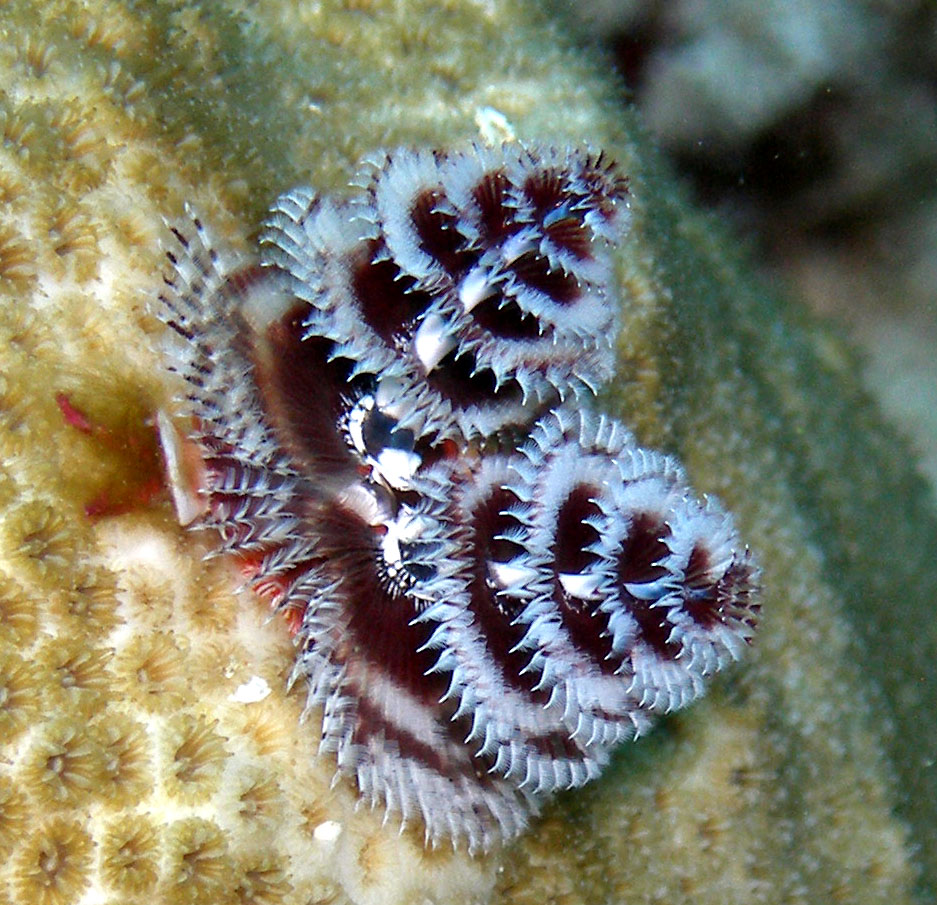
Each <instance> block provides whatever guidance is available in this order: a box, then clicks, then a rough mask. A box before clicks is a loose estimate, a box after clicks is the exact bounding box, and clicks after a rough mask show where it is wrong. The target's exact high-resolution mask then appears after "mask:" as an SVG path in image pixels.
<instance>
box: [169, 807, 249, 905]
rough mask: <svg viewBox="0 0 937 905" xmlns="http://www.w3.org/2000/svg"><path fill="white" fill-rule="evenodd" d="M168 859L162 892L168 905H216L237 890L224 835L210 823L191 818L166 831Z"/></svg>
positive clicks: (178, 822)
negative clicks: (234, 889)
mask: <svg viewBox="0 0 937 905" xmlns="http://www.w3.org/2000/svg"><path fill="white" fill-rule="evenodd" d="M165 836H166V851H167V855H166V857H167V858H168V861H167V863H168V867H167V873H166V875H165V876H164V878H163V883H162V884H161V885H162V888H163V893H164V896H165V901H166V903H167V905H214V903H216V902H225V901H227V900H228V898H229V896H230V895H231V892H232V890H233V888H234V883H235V877H234V873H233V867H234V864H233V861H232V859H231V857H230V856H229V854H228V848H227V844H226V842H225V837H224V833H222V831H221V830H220V829H219V828H218V826H216V825H215V824H214V823H212V822H211V821H209V820H203V819H201V818H195V817H193V818H190V819H188V820H180V821H177V822H176V823H174V824H172V825H171V826H170V827H168V828H167V829H166V831H165Z"/></svg>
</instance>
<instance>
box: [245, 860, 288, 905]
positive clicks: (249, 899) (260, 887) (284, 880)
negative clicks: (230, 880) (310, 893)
mask: <svg viewBox="0 0 937 905" xmlns="http://www.w3.org/2000/svg"><path fill="white" fill-rule="evenodd" d="M236 860H237V865H238V873H237V878H236V882H235V887H234V901H235V902H237V903H243V905H276V903H278V902H283V901H284V899H285V898H286V897H287V896H288V895H289V893H290V892H292V889H293V887H292V886H291V884H290V882H289V879H288V877H287V867H288V864H287V859H286V858H284V857H282V856H280V857H277V856H275V855H272V854H248V853H245V852H238V853H237V859H236Z"/></svg>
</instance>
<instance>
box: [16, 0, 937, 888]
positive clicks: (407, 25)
mask: <svg viewBox="0 0 937 905" xmlns="http://www.w3.org/2000/svg"><path fill="white" fill-rule="evenodd" d="M537 7H538V5H537V4H534V3H530V4H525V3H520V2H516V3H500V2H497V0H490V2H484V3H482V2H479V3H472V2H468V0H450V2H445V3H438V2H425V3H421V2H413V3H402V2H392V0H387V2H384V0H347V2H345V3H337V2H334V0H324V2H322V3H317V4H311V3H310V4H306V5H304V6H303V7H302V8H301V10H300V11H299V12H297V10H296V8H295V4H292V3H286V2H282V3H277V2H272V0H268V2H260V3H249V4H244V5H243V6H241V5H238V4H234V3H221V2H219V3H204V4H201V5H198V4H188V3H162V2H154V3H147V4H142V3H129V2H128V3H117V2H107V0H102V2H91V0H89V2H87V3H67V2H55V0H53V2H48V3H44V4H42V6H41V15H40V14H39V12H40V10H39V8H38V7H37V6H36V5H35V4H31V3H21V2H16V0H10V2H6V3H4V4H2V5H0V71H2V73H3V78H2V82H0V84H2V85H3V89H2V92H0V202H2V205H3V206H2V214H0V217H2V221H0V902H2V903H4V905H6V903H16V905H72V903H74V905H91V903H117V902H120V903H129V905H133V903H141V902H146V903H148V905H155V903H164V902H165V903H175V902H183V903H201V902H204V903H212V905H217V903H229V902H230V903H290V905H292V903H295V905H306V903H311V902H316V903H342V902H349V901H351V902H356V903H382V902H400V903H405V902H417V901H427V902H439V903H443V902H446V903H450V902H451V903H460V902H466V903H468V902H473V903H474V902H487V901H492V902H511V903H528V902H529V903H541V902H544V901H547V902H563V903H569V905H573V903H600V902H616V903H617V902H622V903H631V902H636V903H637V902H641V903H647V902H668V903H674V902H694V903H707V902H713V903H715V902H718V903H727V902H730V903H731V902H738V903H753V902H817V901H831V902H850V903H853V902H855V903H867V902H868V903H871V902H886V901H887V902H889V903H890V905H900V903H906V902H914V901H929V900H931V899H932V896H933V889H934V882H935V878H937V837H935V833H937V830H935V827H937V813H935V802H937V777H935V767H934V760H933V752H934V751H935V750H937V724H935V722H934V720H933V718H932V714H933V712H934V709H935V707H937V689H935V682H937V680H935V678H934V674H933V668H932V664H933V662H934V661H935V660H937V637H935V622H934V620H933V619H932V618H931V613H932V609H933V601H934V599H935V587H937V574H935V566H934V561H933V560H934V557H933V550H934V549H935V543H934V542H935V536H937V531H935V517H934V512H933V510H932V509H931V508H930V505H931V504H930V503H929V501H928V500H929V498H928V495H927V493H926V490H925V488H924V486H923V485H922V484H921V483H920V482H919V481H918V480H917V479H916V478H915V477H914V470H913V466H912V464H911V463H910V462H909V460H908V457H907V454H906V453H905V451H904V449H903V448H902V447H901V446H900V445H899V444H897V443H896V442H895V441H894V440H893V439H892V438H891V436H890V435H889V434H888V432H887V431H886V430H885V429H883V427H882V426H881V423H880V422H879V419H878V417H877V415H876V414H875V412H874V411H872V410H871V408H870V407H869V405H868V404H867V402H866V400H865V399H864V398H863V397H862V396H861V394H860V392H859V390H858V389H857V384H856V381H855V377H854V363H853V362H852V360H851V358H850V356H849V354H848V353H846V352H844V351H843V349H842V347H841V346H840V345H839V343H838V342H837V341H836V340H835V339H834V338H831V337H829V336H827V335H826V334H824V333H822V332H820V331H818V330H817V328H816V327H815V326H814V325H812V324H811V323H809V322H806V321H805V320H804V319H802V318H801V317H800V315H798V314H797V313H796V312H794V311H792V310H791V309H790V308H788V307H785V306H784V305H782V304H780V303H779V302H778V301H777V300H776V299H775V298H774V297H773V296H772V295H771V294H770V293H767V292H765V291H764V290H763V289H762V288H761V287H759V286H758V285H756V284H754V283H753V282H752V281H751V280H750V279H749V277H748V276H746V274H745V271H744V267H743V266H742V265H741V264H740V263H739V262H738V261H737V259H736V257H735V256H734V254H733V253H731V252H728V251H726V249H727V248H731V247H732V245H733V244H734V243H733V240H732V239H731V238H730V237H727V236H725V235H723V234H722V233H721V231H720V229H719V227H718V225H716V224H714V223H712V222H711V221H709V220H706V219H703V218H701V217H700V216H698V215H696V214H694V213H693V212H692V211H690V210H689V209H688V208H687V207H686V205H685V204H684V202H683V201H682V200H681V198H680V195H679V192H677V191H675V190H674V188H673V187H672V185H671V183H670V182H669V180H668V177H667V176H666V174H664V173H662V171H661V169H660V166H659V164H658V163H657V162H656V159H655V157H654V155H653V153H652V152H651V150H650V149H649V148H648V147H647V142H646V140H645V139H644V137H643V135H642V133H641V132H640V129H639V128H638V127H637V126H636V125H635V124H634V123H633V122H632V121H631V119H630V118H628V117H627V116H625V117H623V116H622V114H621V113H620V112H619V109H620V108H619V105H618V103H617V98H616V97H615V90H616V89H615V86H613V85H610V84H609V83H608V82H607V81H605V80H604V77H603V76H601V75H600V73H601V72H602V71H603V69H604V67H603V66H602V65H597V64H596V63H595V62H594V61H593V60H592V58H591V56H590V53H589V52H588V51H586V50H584V49H583V48H579V47H574V46H571V45H570V44H569V41H568V38H567V37H564V35H565V33H566V31H567V29H566V28H565V23H563V22H562V21H551V20H550V19H549V18H548V17H547V14H546V13H545V12H543V11H537ZM492 111H496V113H497V114H498V115H495V114H494V113H493V112H492ZM502 117H503V119H502ZM480 129H481V130H483V131H487V132H489V133H492V132H493V133H494V134H496V135H502V134H509V133H510V132H511V130H513V131H514V132H515V133H516V134H517V135H518V136H521V137H523V138H526V139H536V140H543V141H552V142H556V143H566V142H575V143H581V142H583V141H588V142H589V143H591V144H593V145H595V146H599V147H604V148H607V149H608V150H609V151H610V152H611V153H612V154H613V156H615V157H616V158H617V159H618V160H619V162H620V164H621V165H622V167H623V168H624V169H625V170H626V171H627V172H629V173H630V174H631V176H632V188H633V197H634V211H635V218H634V219H635V226H634V230H633V232H632V235H631V236H630V238H629V239H628V240H627V242H626V243H625V244H624V246H623V248H622V250H621V257H620V276H621V279H622V281H623V284H624V287H625V297H626V306H625V311H624V315H623V324H624V328H623V331H622V335H621V338H620V343H619V349H620V379H619V381H618V382H617V385H616V387H615V389H614V390H613V391H612V392H610V393H609V394H608V395H607V398H606V399H605V404H606V405H607V406H608V407H609V408H611V409H613V410H615V411H616V412H618V413H619V414H620V415H621V416H623V417H624V418H625V419H626V420H627V421H628V422H629V423H630V424H631V425H632V426H633V428H634V429H635V430H636V432H637V433H638V434H639V436H640V438H641V440H642V441H643V442H645V443H648V444H651V445H654V446H659V447H663V448H666V449H668V450H671V451H674V452H676V453H678V454H679V455H680V456H681V457H682V458H683V460H684V461H685V462H686V464H687V466H688V469H689V471H690V473H691V477H692V479H693V482H694V484H695V485H696V486H697V487H699V488H700V489H701V490H705V491H712V492H717V493H718V494H720V495H721V496H722V497H723V499H725V500H726V502H727V503H728V504H729V505H730V506H731V507H732V508H733V509H734V510H735V511H736V512H737V514H738V518H739V521H740V524H741V526H742V530H743V533H744V535H745V537H746V538H747V540H748V541H749V542H750V544H751V545H752V546H753V547H754V548H756V549H757V550H758V552H759V555H760V560H761V563H762V565H763V567H764V584H765V593H764V601H763V602H764V613H765V620H764V627H763V630H762V631H761V633H760V636H759V638H758V641H757V644H756V646H755V647H754V649H753V650H752V653H751V656H750V657H749V658H748V659H747V661H746V662H745V663H744V664H742V665H740V666H739V667H738V668H736V669H735V670H733V671H732V673H731V675H729V676H728V677H727V678H725V679H723V680H720V681H719V682H718V683H717V684H716V686H715V687H714V689H713V690H712V692H711V693H710V695H709V696H708V697H707V698H706V699H705V700H704V702H703V703H702V704H701V705H699V706H696V707H694V708H692V709H691V710H690V711H688V712H687V713H686V714H685V715H682V716H680V717H679V718H675V719H672V720H670V721H668V722H666V723H665V724H664V725H662V726H661V727H659V729H658V730H657V731H656V732H655V733H653V734H652V735H651V736H649V737H648V738H646V739H643V740H641V741H640V742H638V743H637V744H635V745H633V746H630V747H628V748H627V749H626V750H623V751H622V752H621V753H620V756H619V757H618V758H617V760H616V762H615V764H614V766H613V768H612V769H611V770H610V771H609V772H608V774H607V775H606V776H605V777H604V778H603V779H602V780H601V781H600V782H598V783H595V784H593V785H592V786H591V787H589V788H587V789H585V790H583V791H580V792H578V793H576V794H568V795H566V796H563V797H562V798H561V800H560V801H559V802H558V803H557V804H556V805H555V806H553V807H551V808H549V809H548V811H547V813H546V814H545V815H544V817H543V818H542V819H541V820H539V821H538V822H536V823H535V824H534V826H533V827H532V829H531V831H530V832H529V834H528V835H527V836H525V837H524V838H522V839H521V840H520V841H519V842H518V843H517V844H515V845H514V846H513V847H512V848H511V849H510V850H509V851H507V852H495V853H493V854H492V855H491V856H489V857H487V858H480V859H475V860H472V859H469V858H468V857H467V856H465V855H464V854H462V853H455V854H454V853H452V852H451V851H448V850H439V851H437V852H425V851H424V850H423V848H422V845H421V837H420V835H419V829H418V828H413V829H412V830H406V831H405V832H403V833H402V834H400V833H398V827H397V826H396V825H387V826H383V825H382V820H381V815H380V814H377V813H371V812H370V811H366V810H364V811H361V810H359V811H356V810H355V809H354V801H355V799H354V794H353V791H352V790H351V789H349V788H348V786H347V785H346V784H345V783H339V784H338V785H336V786H334V787H332V786H331V779H332V772H333V771H332V767H331V765H330V764H329V763H328V762H327V761H322V760H317V759H316V758H315V756H314V752H315V748H316V732H315V729H314V721H310V722H308V723H306V724H301V723H300V722H299V716H300V713H301V711H302V704H303V695H302V690H301V689H294V690H293V692H291V693H289V694H287V693H286V690H285V678H286V676H287V674H288V672H289V668H290V658H291V650H292V649H291V645H290V641H289V639H288V636H287V634H286V631H285V629H284V628H283V626H282V625H280V623H279V622H278V621H276V620H273V621H271V620H269V619H268V618H267V614H266V613H265V612H264V611H263V609H262V608H261V606H260V605H259V604H258V603H257V602H256V601H254V600H252V599H251V598H250V597H249V596H247V595H244V594H238V593H236V591H235V587H236V585H237V576H233V575H231V574H230V572H229V567H228V565H227V564H226V563H224V562H223V561H217V560H216V561H211V562H208V563H205V562H203V561H202V559H201V555H202V553H203V547H202V546H200V544H199V542H198V540H197V539H196V540H193V538H192V537H191V536H189V535H186V534H184V533H183V532H182V531H181V530H180V529H179V528H178V527H177V526H176V524H175V522H174V519H173V516H172V512H171V508H170V505H169V502H168V499H167V497H166V495H165V494H161V493H159V492H158V490H157V491H156V492H155V493H154V488H158V483H159V474H160V469H159V462H158V458H157V456H156V451H155V447H154V443H153V437H152V430H151V427H150V419H151V417H152V414H153V412H154V411H155V410H156V409H157V408H159V407H163V406H168V407H170V408H171V407H172V397H173V394H174V393H175V392H177V391H178V386H177V384H175V383H174V382H173V380H172V377H171V375H169V374H167V373H165V372H164V370H163V369H162V368H161V367H160V365H159V345H160V341H161V330H162V328H161V327H160V325H159V324H158V323H157V321H156V320H155V319H154V318H153V317H152V315H151V313H150V311H149V308H148V298H150V297H152V292H153V290H154V288H155V287H156V285H157V283H158V280H159V273H160V269H161V263H160V250H159V238H160V235H161V233H162V231H163V229H164V226H163V219H162V218H164V217H169V218H172V217H174V216H177V215H178V214H179V213H180V212H181V210H182V206H183V203H184V202H185V201H187V200H188V201H190V202H192V203H193V204H194V205H195V206H196V207H197V208H198V210H199V211H200V213H201V214H202V216H203V218H204V219H205V220H206V221H207V222H209V223H211V224H212V225H213V226H214V228H215V231H216V233H217V234H218V235H219V236H220V237H221V238H222V239H223V240H225V241H227V242H228V243H229V244H231V245H232V246H233V247H234V248H236V249H241V250H246V249H249V248H250V247H251V242H252V239H253V237H254V236H255V235H256V232H257V229H258V226H259V223H260V219H261V217H262V212H263V210H264V208H265V206H266V205H267V204H268V203H269V202H270V200H271V199H272V198H273V197H275V196H276V194H277V193H278V192H280V191H282V190H283V189H285V188H287V187H289V186H290V185H293V184H295V183H298V182H311V183H313V184H315V185H317V186H319V187H321V188H323V189H326V190H330V191H332V190H336V189H337V188H340V187H341V185H342V183H343V182H344V181H346V180H347V178H348V176H349V174H350V173H351V172H352V171H353V169H354V167H355V164H356V162H357V160H358V159H359V158H360V157H361V156H362V155H364V154H366V153H367V152H368V151H369V150H372V149H375V148H377V147H382V146H385V147H386V146H394V145H398V144H406V145H421V146H422V145H427V144H432V145H438V146H444V145H449V144H453V143H458V142H463V141H466V140H468V139H471V138H475V137H477V136H478V134H479V131H480ZM58 394H66V396H67V398H68V399H69V400H70V401H71V403H72V404H73V405H74V406H76V407H77V408H78V409H80V410H81V411H83V412H84V413H86V415H87V416H88V418H89V419H90V421H91V423H90V424H88V425H83V424H77V423H73V424H71V425H70V424H68V423H66V421H65V419H64V418H63V416H62V412H61V410H60V407H59V405H58V404H57V402H56V397H57V395H58ZM72 420H73V421H76V419H75V418H73V419H72ZM80 427H83V428H85V429H84V430H82V429H79V428H80ZM89 506H90V507H91V509H92V510H93V511H95V512H96V513H97V514H96V515H94V516H93V517H89V515H88V511H87V507H89ZM251 680H253V681H251ZM929 897H931V898H929Z"/></svg>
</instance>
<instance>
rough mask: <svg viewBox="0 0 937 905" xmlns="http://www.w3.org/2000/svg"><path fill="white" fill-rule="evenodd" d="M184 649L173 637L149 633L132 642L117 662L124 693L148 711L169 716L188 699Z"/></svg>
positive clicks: (116, 666) (170, 634) (115, 670)
mask: <svg viewBox="0 0 937 905" xmlns="http://www.w3.org/2000/svg"><path fill="white" fill-rule="evenodd" d="M184 656H185V649H184V647H183V646H181V645H180V644H179V643H178V641H177V639H176V637H175V636H174V635H173V634H172V633H166V632H147V633H145V634H143V635H141V636H139V637H136V638H133V639H132V640H131V641H130V643H129V644H128V645H127V646H126V647H125V648H124V650H122V651H121V652H120V653H119V654H118V655H117V657H116V658H115V663H114V667H113V668H114V672H115V674H116V675H117V676H118V679H119V681H120V684H121V685H122V687H123V690H124V692H125V693H126V694H127V695H129V696H130V698H131V699H132V700H133V701H135V702H136V703H137V704H138V705H139V706H141V707H142V708H144V709H145V710H150V711H154V712H162V713H165V712H169V711H173V710H176V709H178V707H179V706H180V704H182V702H183V701H184V700H185V699H186V698H187V697H188V688H187V682H186V680H185V670H184V669H183V658H184Z"/></svg>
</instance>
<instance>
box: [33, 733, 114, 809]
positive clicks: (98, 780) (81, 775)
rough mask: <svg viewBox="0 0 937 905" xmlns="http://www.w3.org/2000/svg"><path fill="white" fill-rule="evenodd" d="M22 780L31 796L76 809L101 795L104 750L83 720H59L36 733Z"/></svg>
mask: <svg viewBox="0 0 937 905" xmlns="http://www.w3.org/2000/svg"><path fill="white" fill-rule="evenodd" d="M24 762H25V768H24V770H23V778H24V782H25V784H26V788H27V789H28V790H29V792H30V794H32V795H34V796H35V797H36V798H37V799H38V800H39V801H41V802H43V803H44V804H46V805H49V806H51V807H75V806H77V805H79V804H82V803H84V802H86V801H88V800H89V799H91V798H92V797H95V796H96V795H97V794H98V790H99V789H100V788H101V785H102V783H103V781H104V778H105V758H104V751H103V749H102V747H101V744H100V742H99V740H98V738H97V737H96V736H95V734H94V733H93V732H92V731H91V730H90V728H89V725H88V722H87V720H86V719H84V718H83V717H80V716H77V717H71V716H65V717H60V718H58V719H57V720H55V721H54V722H52V723H50V724H48V725H47V726H45V727H44V728H43V729H42V730H41V731H40V732H38V733H37V734H36V737H35V738H34V739H33V741H32V744H31V745H30V748H29V751H28V752H27V753H26V755H25V758H24Z"/></svg>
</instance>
